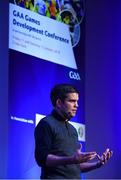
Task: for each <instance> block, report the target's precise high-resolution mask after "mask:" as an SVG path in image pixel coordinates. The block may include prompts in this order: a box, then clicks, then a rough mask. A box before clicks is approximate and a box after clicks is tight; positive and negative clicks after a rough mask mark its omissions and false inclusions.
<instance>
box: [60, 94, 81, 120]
mask: <svg viewBox="0 0 121 180" xmlns="http://www.w3.org/2000/svg"><path fill="white" fill-rule="evenodd" d="M78 100H79V95H78V94H77V93H68V94H67V97H66V99H65V100H64V102H62V101H61V105H60V112H61V114H62V115H64V117H66V118H67V119H70V118H72V117H74V116H75V115H76V111H77V107H78Z"/></svg>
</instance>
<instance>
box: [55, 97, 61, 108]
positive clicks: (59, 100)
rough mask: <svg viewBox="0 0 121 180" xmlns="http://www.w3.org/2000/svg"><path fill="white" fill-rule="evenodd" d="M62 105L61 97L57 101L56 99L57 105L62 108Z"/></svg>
mask: <svg viewBox="0 0 121 180" xmlns="http://www.w3.org/2000/svg"><path fill="white" fill-rule="evenodd" d="M61 105H62V101H61V99H57V101H56V106H57V107H59V108H60V107H61Z"/></svg>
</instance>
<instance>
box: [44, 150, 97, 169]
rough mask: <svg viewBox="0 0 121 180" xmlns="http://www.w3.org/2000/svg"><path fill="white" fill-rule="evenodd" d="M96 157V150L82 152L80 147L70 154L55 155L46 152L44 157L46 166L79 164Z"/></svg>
mask: <svg viewBox="0 0 121 180" xmlns="http://www.w3.org/2000/svg"><path fill="white" fill-rule="evenodd" d="M95 157H96V152H85V153H82V152H81V151H80V149H77V151H76V152H75V154H74V155H72V156H56V155H53V154H48V156H47V159H46V165H47V166H58V165H67V164H80V163H83V162H87V161H89V160H91V159H94V158H95Z"/></svg>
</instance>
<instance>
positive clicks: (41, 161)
mask: <svg viewBox="0 0 121 180" xmlns="http://www.w3.org/2000/svg"><path fill="white" fill-rule="evenodd" d="M34 136H35V160H36V162H37V164H38V165H39V166H44V165H45V164H46V159H47V155H48V154H49V153H50V150H51V146H52V130H51V127H50V125H49V124H48V123H47V122H46V121H44V120H41V121H40V122H39V124H38V125H37V126H36V128H35V132H34Z"/></svg>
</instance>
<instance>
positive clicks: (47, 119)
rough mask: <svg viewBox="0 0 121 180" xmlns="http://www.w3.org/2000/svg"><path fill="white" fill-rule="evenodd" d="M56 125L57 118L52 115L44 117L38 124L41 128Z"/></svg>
mask: <svg viewBox="0 0 121 180" xmlns="http://www.w3.org/2000/svg"><path fill="white" fill-rule="evenodd" d="M54 123H55V118H54V117H53V116H52V115H51V114H49V115H47V116H45V117H43V118H42V119H40V121H39V123H38V126H40V125H42V124H43V125H46V124H47V125H52V124H54Z"/></svg>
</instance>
